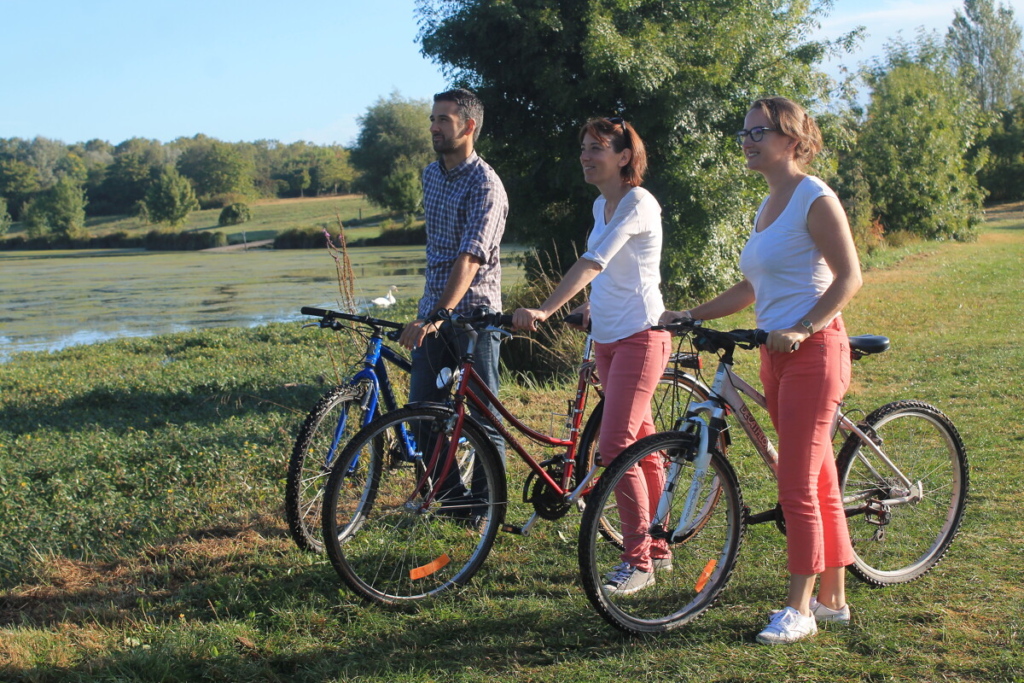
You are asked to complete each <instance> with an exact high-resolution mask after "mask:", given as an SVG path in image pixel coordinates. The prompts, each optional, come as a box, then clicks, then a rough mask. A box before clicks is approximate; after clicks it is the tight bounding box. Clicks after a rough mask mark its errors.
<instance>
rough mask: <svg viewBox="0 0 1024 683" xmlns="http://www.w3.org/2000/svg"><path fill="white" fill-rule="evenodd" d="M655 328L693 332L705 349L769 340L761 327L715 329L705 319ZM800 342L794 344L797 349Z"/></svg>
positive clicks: (750, 345) (751, 345)
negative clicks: (708, 325) (707, 325)
mask: <svg viewBox="0 0 1024 683" xmlns="http://www.w3.org/2000/svg"><path fill="white" fill-rule="evenodd" d="M651 329H654V330H668V331H669V332H673V333H676V334H693V335H694V338H695V343H696V345H697V348H699V349H701V350H703V351H718V350H719V349H720V348H722V347H723V346H732V345H735V346H739V347H740V348H741V349H754V348H757V347H758V346H761V345H762V344H766V343H767V342H768V332H767V331H766V330H761V329H753V330H730V331H728V332H725V331H722V330H713V329H711V328H709V327H704V321H702V320H692V319H689V320H687V319H680V320H676V321H675V322H671V323H669V324H668V325H655V326H654V327H653V328H651ZM797 348H799V344H794V345H793V350H794V351H796V350H797Z"/></svg>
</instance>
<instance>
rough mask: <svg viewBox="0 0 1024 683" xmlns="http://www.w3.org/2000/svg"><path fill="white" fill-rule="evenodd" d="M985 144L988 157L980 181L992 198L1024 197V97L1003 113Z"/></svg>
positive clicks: (1018, 198)
mask: <svg viewBox="0 0 1024 683" xmlns="http://www.w3.org/2000/svg"><path fill="white" fill-rule="evenodd" d="M983 146H984V148H985V149H986V150H988V157H987V159H986V160H985V164H984V166H983V167H982V169H981V171H980V172H979V174H978V181H979V182H980V183H981V185H982V187H984V188H985V189H986V190H988V192H989V198H991V199H998V200H1002V201H1015V200H1020V199H1024V96H1022V97H1019V98H1018V99H1017V100H1016V102H1015V104H1014V106H1013V107H1012V108H1010V109H1006V110H1004V111H1002V112H1000V114H999V116H998V118H997V119H996V121H995V123H994V125H993V126H992V130H991V131H990V132H989V135H988V138H987V139H986V140H985V142H984V144H983Z"/></svg>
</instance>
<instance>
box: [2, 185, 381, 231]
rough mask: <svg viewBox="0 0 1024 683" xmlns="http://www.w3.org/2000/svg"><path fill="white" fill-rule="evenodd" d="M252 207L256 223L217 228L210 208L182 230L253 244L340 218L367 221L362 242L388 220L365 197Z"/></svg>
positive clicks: (113, 220)
mask: <svg viewBox="0 0 1024 683" xmlns="http://www.w3.org/2000/svg"><path fill="white" fill-rule="evenodd" d="M249 208H250V209H251V210H252V220H251V221H249V222H248V223H242V224H241V225H228V226H224V227H220V226H219V225H217V219H218V218H219V217H220V212H221V209H206V210H204V211H193V212H192V213H191V214H189V217H188V219H187V220H186V221H185V224H184V225H183V226H182V227H181V228H179V230H182V231H190V230H210V231H219V232H222V233H224V234H225V235H227V236H228V241H229V242H240V241H242V233H243V232H244V233H245V240H246V241H249V242H253V241H256V240H265V239H273V237H274V235H276V234H277V233H279V232H284V231H285V230H290V229H292V228H315V227H319V226H323V225H331V226H334V225H337V221H338V219H339V218H340V219H341V221H342V223H347V222H348V221H354V220H358V219H362V220H365V221H366V224H365V225H363V226H361V227H353V228H351V229H350V230H348V231H346V234H348V235H349V239H360V238H364V237H376V236H377V234H378V233H379V232H380V228H379V226H378V223H379V221H380V220H383V219H384V217H385V216H384V215H383V212H382V210H381V209H380V207H377V206H375V205H373V204H371V203H370V202H369V201H368V200H367V199H366V198H365V197H363V196H362V195H341V196H337V197H307V198H305V199H258V200H255V201H252V202H249ZM85 227H86V231H87V232H88V233H89V234H90V235H93V236H96V237H99V236H102V235H109V234H111V233H115V232H118V231H124V232H126V233H128V234H129V235H131V234H134V233H138V232H148V231H150V230H152V229H154V228H157V227H159V226H154V225H152V224H149V223H145V222H143V221H142V220H140V219H138V218H134V217H131V216H101V217H96V218H90V219H88V220H87V221H86V226H85ZM21 231H22V226H21V224H20V223H15V224H14V226H13V227H12V228H11V232H10V234H11V235H17V234H19V233H20V232H21Z"/></svg>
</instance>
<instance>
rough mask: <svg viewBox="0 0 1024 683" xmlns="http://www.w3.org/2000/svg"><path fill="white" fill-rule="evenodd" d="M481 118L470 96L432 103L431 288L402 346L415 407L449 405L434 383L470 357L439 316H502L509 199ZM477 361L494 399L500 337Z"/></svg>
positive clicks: (484, 340) (479, 347)
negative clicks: (486, 148) (478, 312)
mask: <svg viewBox="0 0 1024 683" xmlns="http://www.w3.org/2000/svg"><path fill="white" fill-rule="evenodd" d="M483 114H484V108H483V103H482V102H480V100H479V98H477V96H476V95H475V94H474V93H472V92H470V91H468V90H464V89H462V88H458V89H455V90H449V91H447V92H443V93H438V94H437V95H435V96H434V105H433V108H432V110H431V113H430V135H431V138H432V141H433V145H434V151H435V152H437V153H438V155H439V158H438V160H437V161H435V162H434V163H432V164H430V165H429V166H427V168H426V169H425V170H424V171H423V208H424V213H425V215H426V231H427V271H426V285H425V286H424V289H423V298H422V299H420V305H419V312H418V316H419V317H418V318H417V320H415V321H413V322H412V323H410V324H409V325H406V327H405V330H404V331H403V332H402V337H401V339H400V340H399V342H400V343H401V344H402V345H403V346H404V347H406V348H407V349H412V377H411V380H410V386H409V402H410V403H415V402H419V401H443V400H445V398H446V397H447V395H448V387H447V386H445V387H443V388H438V387H437V375H438V373H439V372H440V371H441V369H442V368H446V367H447V368H451V369H454V368H456V367H457V366H458V361H459V357H460V356H461V355H462V353H463V352H464V351H465V347H466V341H467V340H466V336H465V335H464V334H455V331H454V330H453V329H452V328H451V325H450V323H437V322H430V318H431V317H432V316H433V315H434V313H435V312H437V311H438V310H441V309H444V310H451V311H454V312H456V313H471V312H472V311H474V310H475V309H478V308H483V309H489V310H491V311H500V310H501V263H500V261H499V258H498V256H499V245H500V243H501V236H502V234H503V233H504V231H505V218H506V216H507V215H508V197H507V196H506V194H505V188H504V186H503V185H502V184H501V179H500V178H498V175H497V174H496V173H495V172H494V169H492V168H491V167H490V166H489V165H488V164H487V163H486V162H484V160H483V159H481V158H480V157H479V156H477V154H476V152H475V151H474V149H473V146H474V143H475V141H476V139H477V138H478V137H479V135H480V128H481V126H482V124H483ZM474 359H475V368H476V371H477V373H479V375H480V377H481V379H482V380H483V381H484V382H485V383H486V384H487V385H488V387H490V389H491V390H492V391H493V392H494V393H495V394H497V392H498V336H497V334H495V333H493V332H482V333H481V334H480V336H479V339H478V340H477V344H476V350H475V352H474ZM488 431H489V435H490V436H491V440H492V441H493V442H494V443H495V445H496V446H497V447H498V452H499V453H501V455H502V459H504V455H505V442H504V440H503V439H502V438H501V437H500V436H499V435H498V434H497V432H496V431H494V430H493V429H489V430H488Z"/></svg>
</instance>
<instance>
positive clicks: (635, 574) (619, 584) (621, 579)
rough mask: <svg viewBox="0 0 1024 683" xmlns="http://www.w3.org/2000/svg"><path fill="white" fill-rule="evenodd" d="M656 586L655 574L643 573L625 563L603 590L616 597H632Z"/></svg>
mask: <svg viewBox="0 0 1024 683" xmlns="http://www.w3.org/2000/svg"><path fill="white" fill-rule="evenodd" d="M653 585H654V572H643V571H640V570H639V569H637V568H636V567H634V566H633V565H631V564H627V563H625V562H623V563H622V564H621V565H619V567H618V571H617V572H616V573H615V576H613V577H612V578H611V579H609V580H608V583H606V584H605V585H604V586H603V588H604V590H605V591H607V592H609V593H615V594H616V595H632V594H633V593H636V592H637V591H640V590H643V589H644V588H647V587H649V586H653Z"/></svg>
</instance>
